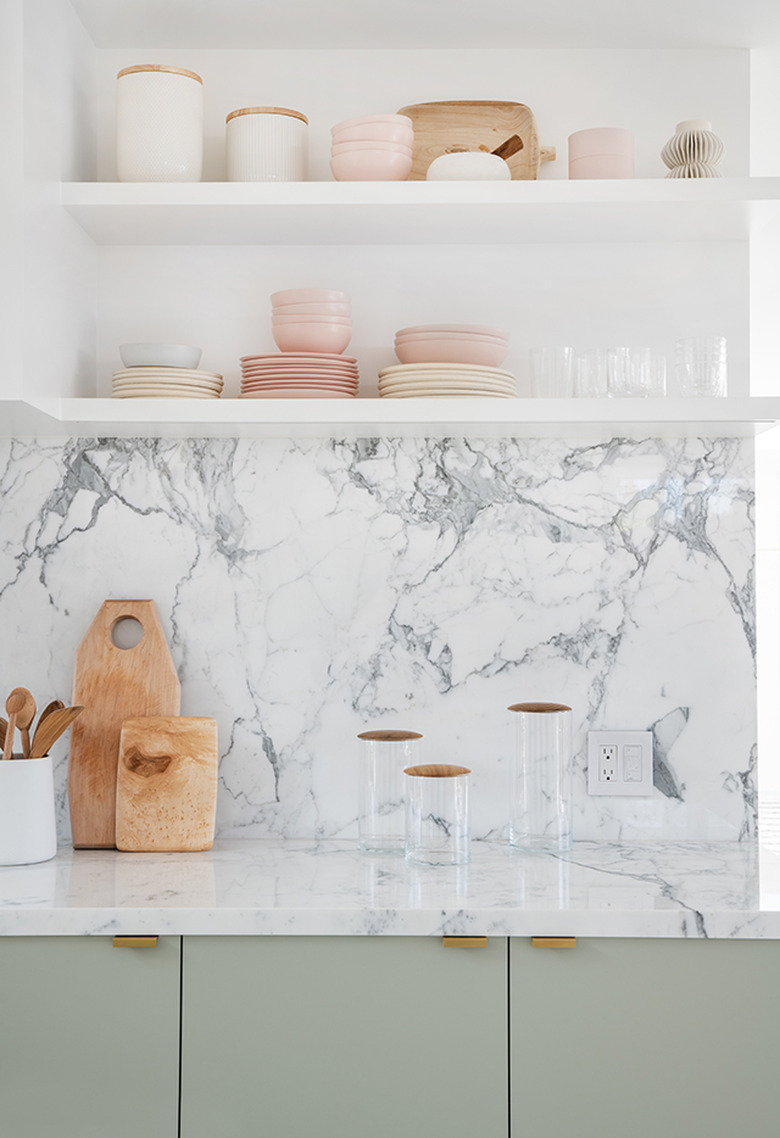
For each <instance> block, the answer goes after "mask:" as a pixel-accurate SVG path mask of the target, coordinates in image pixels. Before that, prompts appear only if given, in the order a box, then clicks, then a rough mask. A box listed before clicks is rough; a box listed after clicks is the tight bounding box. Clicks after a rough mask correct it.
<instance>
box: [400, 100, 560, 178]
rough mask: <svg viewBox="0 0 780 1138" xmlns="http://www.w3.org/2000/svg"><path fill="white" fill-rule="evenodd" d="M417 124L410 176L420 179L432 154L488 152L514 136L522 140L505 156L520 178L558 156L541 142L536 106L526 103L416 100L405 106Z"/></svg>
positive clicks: (533, 175) (533, 173) (405, 112)
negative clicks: (422, 101)
mask: <svg viewBox="0 0 780 1138" xmlns="http://www.w3.org/2000/svg"><path fill="white" fill-rule="evenodd" d="M398 114H399V115H408V117H409V118H410V119H411V120H412V122H413V124H414V143H413V145H412V172H411V174H410V175H409V181H410V182H415V181H418V182H419V181H421V180H422V179H424V178H425V174H426V171H427V169H428V167H429V166H430V164H431V162H433V160H434V158H439V157H440V156H441V155H442V154H455V153H458V152H459V151H463V150H483V151H487V152H488V153H490V151H492V150H495V149H496V148H497V147H499V146H500V145H501V143H502V142H506V140H507V139H508V138H511V136H512V135H513V134H516V135H518V136H519V137H520V139H521V141H522V143H523V146H522V149H520V150H518V151H517V153H516V154H513V155H512V156H511V158H507V160H506V162H507V165H508V166H509V169H510V170H511V172H512V177H513V178H514V179H517V180H523V179H524V180H530V179H534V178H538V177H539V163H540V162H552V161H554V159H555V149H554V148H553V147H540V146H539V136H538V134H537V132H536V120H535V119H534V116H533V112H532V111H531V109H530V108H529V107H526V106H525V104H524V103H508V102H494V101H491V100H487V101H475V100H472V99H467V100H458V101H455V102H448V103H415V104H413V105H412V106H409V107H401V109H400V111H399V112H398Z"/></svg>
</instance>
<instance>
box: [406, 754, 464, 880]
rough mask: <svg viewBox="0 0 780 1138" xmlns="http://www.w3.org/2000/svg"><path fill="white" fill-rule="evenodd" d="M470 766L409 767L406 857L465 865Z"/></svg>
mask: <svg viewBox="0 0 780 1138" xmlns="http://www.w3.org/2000/svg"><path fill="white" fill-rule="evenodd" d="M470 774H471V771H470V770H469V768H468V767H459V766H450V765H448V764H446V763H430V764H427V765H423V766H417V767H407V768H406V770H405V771H404V775H405V777H406V859H407V861H411V862H416V863H418V864H419V865H463V864H464V863H465V862H467V861H469V860H470V858H471V835H470V832H469V775H470Z"/></svg>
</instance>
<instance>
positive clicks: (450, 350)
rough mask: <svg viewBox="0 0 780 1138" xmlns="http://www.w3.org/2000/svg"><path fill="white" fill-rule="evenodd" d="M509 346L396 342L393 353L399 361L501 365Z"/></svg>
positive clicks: (472, 343) (474, 342)
mask: <svg viewBox="0 0 780 1138" xmlns="http://www.w3.org/2000/svg"><path fill="white" fill-rule="evenodd" d="M508 352H509V348H508V347H507V345H506V344H489V343H487V342H486V341H477V340H458V341H455V340H419V341H418V342H417V343H414V344H413V343H405V344H399V343H398V342H397V341H396V345H395V354H396V355H397V356H398V358H399V360H400V361H401V363H402V364H428V363H431V364H433V363H447V364H483V365H484V366H485V367H501V364H502V363H503V362H504V360H505V359H506V357H507V354H508Z"/></svg>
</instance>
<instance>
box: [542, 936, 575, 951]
mask: <svg viewBox="0 0 780 1138" xmlns="http://www.w3.org/2000/svg"><path fill="white" fill-rule="evenodd" d="M531 944H532V945H533V946H534V948H576V947H577V938H576V936H534V937H531Z"/></svg>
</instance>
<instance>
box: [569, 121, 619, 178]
mask: <svg viewBox="0 0 780 1138" xmlns="http://www.w3.org/2000/svg"><path fill="white" fill-rule="evenodd" d="M633 177H634V136H633V134H632V133H631V131H630V130H624V129H623V128H622V127H617V126H600V127H591V128H590V129H588V130H577V131H575V132H574V134H570V135H569V178H571V179H579V178H633Z"/></svg>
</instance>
